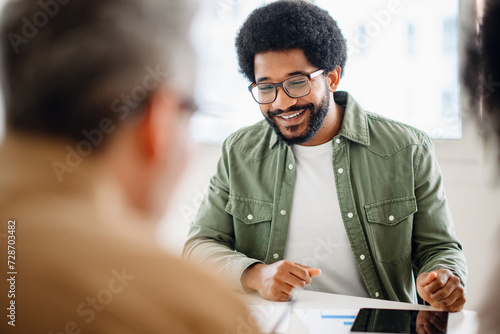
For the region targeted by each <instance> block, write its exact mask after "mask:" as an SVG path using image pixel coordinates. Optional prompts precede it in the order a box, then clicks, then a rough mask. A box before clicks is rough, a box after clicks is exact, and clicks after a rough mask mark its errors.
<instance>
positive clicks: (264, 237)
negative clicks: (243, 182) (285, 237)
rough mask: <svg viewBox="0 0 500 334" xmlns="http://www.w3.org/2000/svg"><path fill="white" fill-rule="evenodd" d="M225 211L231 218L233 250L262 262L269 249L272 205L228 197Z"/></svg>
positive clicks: (248, 199)
mask: <svg viewBox="0 0 500 334" xmlns="http://www.w3.org/2000/svg"><path fill="white" fill-rule="evenodd" d="M225 210H226V212H227V213H229V214H230V215H232V217H233V227H234V236H235V250H236V251H238V252H241V253H243V254H245V255H246V256H248V257H250V258H254V259H258V260H264V259H265V257H266V254H267V250H268V248H269V247H268V246H269V239H270V235H271V221H272V217H273V203H270V202H265V201H259V200H254V199H250V198H243V197H236V196H231V195H230V196H229V201H228V203H227V205H226V208H225Z"/></svg>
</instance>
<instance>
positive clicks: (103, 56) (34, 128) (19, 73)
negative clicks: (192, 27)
mask: <svg viewBox="0 0 500 334" xmlns="http://www.w3.org/2000/svg"><path fill="white" fill-rule="evenodd" d="M193 7H194V6H193V3H192V2H191V1H186V0H39V1H33V0H11V1H10V2H9V3H8V4H7V5H6V7H5V9H4V12H3V15H2V18H1V19H2V21H1V24H0V30H1V35H2V36H4V39H3V41H2V44H1V48H2V52H1V57H2V69H1V72H2V74H1V75H2V88H3V92H4V100H5V106H6V116H7V118H6V121H7V131H12V130H13V131H17V132H30V133H33V132H35V133H42V134H46V135H51V136H58V137H64V138H67V139H68V138H69V139H72V140H75V141H78V140H81V139H82V138H83V136H84V134H83V133H84V132H85V131H87V132H88V131H91V130H92V129H98V128H99V127H100V126H101V125H102V122H103V120H107V121H108V122H113V123H116V124H118V123H119V122H123V121H128V120H130V119H134V118H135V117H137V116H140V115H141V114H142V112H143V110H144V108H143V107H144V105H145V103H147V101H148V97H149V96H150V95H151V92H152V91H154V90H155V89H156V88H157V87H158V86H159V85H160V84H162V83H163V82H164V81H165V80H166V81H167V83H168V84H169V85H171V86H172V87H174V89H176V90H178V93H179V94H189V93H190V89H191V87H190V85H192V81H193V80H192V72H193V71H192V62H190V60H191V59H192V57H193V56H192V50H191V47H190V44H189V42H188V40H189V38H188V34H189V24H190V20H191V16H192V12H193ZM180 70H182V71H183V73H180V74H182V76H177V75H176V72H180ZM190 70H191V71H190ZM176 78H183V79H184V81H182V80H177V79H176Z"/></svg>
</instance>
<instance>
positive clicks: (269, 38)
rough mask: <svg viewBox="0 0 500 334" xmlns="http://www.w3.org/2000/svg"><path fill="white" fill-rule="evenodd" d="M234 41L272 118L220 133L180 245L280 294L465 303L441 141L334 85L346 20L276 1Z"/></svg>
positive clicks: (385, 95) (267, 292) (453, 307)
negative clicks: (217, 152) (213, 166)
mask: <svg viewBox="0 0 500 334" xmlns="http://www.w3.org/2000/svg"><path fill="white" fill-rule="evenodd" d="M236 50H237V54H238V60H239V65H240V69H241V72H242V73H243V74H244V75H245V76H246V77H247V79H248V80H249V82H251V85H250V86H249V91H250V92H249V93H251V94H252V96H253V98H254V99H255V102H256V106H257V105H258V107H259V108H260V111H261V112H262V114H263V116H264V120H262V121H260V122H258V123H257V124H254V125H253V126H250V127H247V128H243V129H241V130H239V131H237V132H235V133H233V134H231V135H230V136H229V137H228V139H227V140H226V141H225V143H224V144H223V147H222V157H221V159H220V160H219V165H218V168H217V172H216V174H215V175H214V177H212V179H211V180H210V189H209V191H208V195H207V196H206V199H205V201H204V202H203V203H202V205H201V207H200V210H199V212H198V215H197V216H196V218H195V221H194V222H193V224H192V226H191V230H190V234H189V238H188V240H187V242H186V244H185V248H184V256H185V257H187V258H194V259H197V260H201V261H203V262H211V263H213V264H215V265H216V266H217V268H218V269H219V271H220V272H223V273H225V274H228V275H229V276H230V277H231V278H232V282H233V284H234V285H235V286H236V287H237V288H239V289H242V290H245V291H258V292H259V294H260V295H261V296H262V297H264V298H267V299H270V300H279V301H283V300H287V299H288V298H289V293H290V291H291V290H292V288H293V287H295V286H298V287H301V288H302V287H305V288H306V289H311V290H314V291H321V292H327V293H337V294H346V295H351V296H359V297H370V298H377V299H389V300H397V301H403V302H413V303H417V301H418V296H420V297H421V298H422V299H423V300H425V301H426V302H428V303H429V304H431V305H433V306H436V307H440V308H442V309H446V310H450V311H459V310H461V309H462V308H463V305H464V303H465V284H466V280H467V264H466V260H465V257H464V255H463V252H462V246H461V244H460V242H459V241H458V240H457V238H456V236H455V231H454V227H453V219H452V217H451V213H450V210H449V209H448V205H447V200H446V195H445V191H444V185H443V179H442V177H441V172H440V169H439V166H438V162H437V159H436V157H435V154H434V149H433V146H432V142H431V140H430V139H429V137H428V136H427V135H426V134H425V133H423V132H422V131H419V130H418V129H415V128H413V127H411V126H408V125H406V124H403V123H400V122H396V121H393V120H390V119H387V118H385V117H383V116H380V115H377V114H374V113H371V112H368V111H366V110H365V109H363V108H362V106H361V105H360V104H359V103H358V102H356V100H355V99H354V97H353V96H352V95H350V94H349V93H348V92H344V91H339V90H338V85H339V82H340V79H341V76H342V73H343V71H344V67H345V64H346V58H347V45H346V41H345V39H344V37H343V35H342V32H341V30H340V28H339V27H338V25H337V22H336V21H335V20H334V19H333V18H332V17H331V16H330V14H329V13H328V12H327V11H325V10H323V9H321V8H320V7H318V6H315V5H313V4H311V3H309V2H306V1H276V2H272V3H270V4H268V5H265V6H262V7H261V8H258V9H256V10H255V11H253V12H252V13H251V14H250V16H249V17H248V18H247V19H246V21H245V23H244V24H243V26H242V27H241V29H240V31H239V33H238V36H237V37H236ZM378 70H381V69H378ZM376 72H377V69H374V70H373V73H371V74H369V73H367V75H372V74H374V73H376ZM379 90H380V89H379ZM390 97H391V92H390V91H386V90H380V99H387V101H390ZM388 103H389V102H388ZM401 107H402V108H403V107H404V106H401ZM380 112H382V111H380Z"/></svg>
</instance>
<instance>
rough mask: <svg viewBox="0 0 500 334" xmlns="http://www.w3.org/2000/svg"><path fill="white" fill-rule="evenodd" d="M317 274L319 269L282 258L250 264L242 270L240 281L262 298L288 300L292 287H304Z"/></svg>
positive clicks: (319, 271) (319, 272)
mask: <svg viewBox="0 0 500 334" xmlns="http://www.w3.org/2000/svg"><path fill="white" fill-rule="evenodd" d="M319 274H321V270H320V269H316V268H310V267H308V266H304V265H301V264H298V263H294V262H290V261H286V260H283V261H279V262H276V263H273V264H263V263H257V264H254V265H252V266H251V267H249V268H247V269H246V270H245V271H244V272H243V275H242V277H241V283H242V285H243V287H244V288H245V289H247V290H256V291H257V292H259V294H260V295H261V296H262V298H265V299H269V300H272V301H288V300H289V299H290V293H291V292H292V289H293V288H294V287H298V288H301V289H302V288H304V287H305V286H306V285H307V284H310V283H311V281H312V278H313V277H315V276H318V275H319Z"/></svg>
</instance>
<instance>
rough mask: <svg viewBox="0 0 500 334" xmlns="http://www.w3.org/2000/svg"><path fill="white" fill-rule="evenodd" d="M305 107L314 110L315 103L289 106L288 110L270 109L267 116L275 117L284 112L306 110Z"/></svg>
mask: <svg viewBox="0 0 500 334" xmlns="http://www.w3.org/2000/svg"><path fill="white" fill-rule="evenodd" d="M305 109H309V110H314V104H312V103H309V104H304V105H301V106H291V107H290V108H288V109H286V110H283V109H275V110H269V112H268V113H267V117H268V118H269V119H273V118H274V117H276V116H279V115H281V114H284V113H289V112H294V111H300V110H305Z"/></svg>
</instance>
